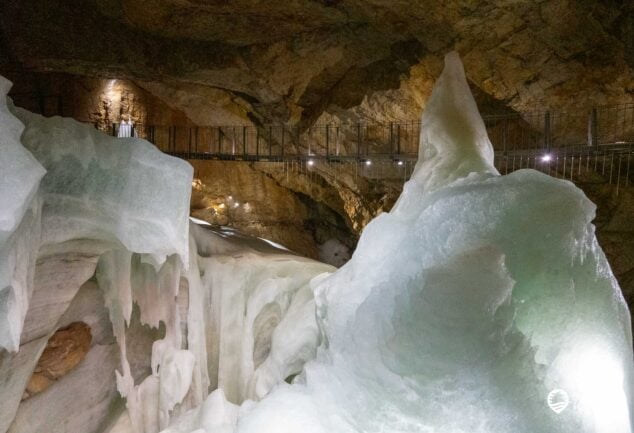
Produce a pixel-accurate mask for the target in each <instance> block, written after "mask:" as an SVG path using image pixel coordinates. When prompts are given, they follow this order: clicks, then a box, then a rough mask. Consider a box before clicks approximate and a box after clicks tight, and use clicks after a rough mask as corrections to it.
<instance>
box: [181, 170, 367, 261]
mask: <svg viewBox="0 0 634 433" xmlns="http://www.w3.org/2000/svg"><path fill="white" fill-rule="evenodd" d="M190 163H191V164H192V165H193V166H194V182H193V184H192V203H191V213H192V216H193V217H195V218H199V219H202V220H205V221H207V222H209V223H212V224H218V225H225V226H230V227H234V228H236V229H239V230H240V231H242V232H244V233H247V234H250V235H253V236H259V237H264V238H266V239H270V240H272V241H274V242H276V243H279V244H282V245H284V246H285V247H287V248H289V249H290V250H292V251H295V252H298V253H300V254H302V255H305V256H307V257H312V258H317V257H318V254H319V250H318V246H319V245H320V244H323V243H325V242H326V241H328V240H329V239H333V238H334V239H337V240H339V241H340V242H342V243H343V244H345V245H347V246H349V247H353V246H354V244H355V243H356V237H355V236H354V234H353V233H351V232H350V231H349V229H348V227H347V225H346V222H345V220H344V218H343V217H342V216H341V215H340V214H339V213H338V212H337V211H338V210H339V209H337V208H333V207H330V206H328V203H324V202H323V201H322V200H320V197H315V196H313V195H310V192H311V191H310V187H311V183H310V182H309V179H308V178H305V179H303V181H302V180H299V181H297V182H296V184H299V183H300V182H302V185H303V186H304V189H300V188H296V189H295V190H293V189H290V188H288V186H287V185H286V184H285V183H284V182H282V180H281V179H280V177H276V176H274V175H272V174H271V173H277V170H276V169H277V168H279V167H280V164H277V163H276V164H268V163H264V162H263V163H240V162H238V163H236V162H231V161H229V162H223V161H200V160H197V161H190ZM274 167H275V168H274ZM331 193H332V191H331Z"/></svg>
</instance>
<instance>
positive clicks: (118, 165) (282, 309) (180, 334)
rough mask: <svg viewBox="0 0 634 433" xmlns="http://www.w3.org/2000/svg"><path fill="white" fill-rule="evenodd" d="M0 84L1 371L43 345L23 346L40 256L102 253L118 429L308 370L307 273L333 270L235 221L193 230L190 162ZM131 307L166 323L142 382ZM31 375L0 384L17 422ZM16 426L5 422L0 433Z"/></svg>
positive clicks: (236, 396)
mask: <svg viewBox="0 0 634 433" xmlns="http://www.w3.org/2000/svg"><path fill="white" fill-rule="evenodd" d="M0 84H1V88H0V90H1V91H2V93H1V95H2V104H3V105H2V107H0V121H1V123H0V124H1V125H2V134H1V138H2V142H1V143H0V144H2V151H3V152H2V156H3V159H2V160H0V168H2V170H3V179H2V182H0V193H2V197H1V198H2V201H3V208H2V213H0V229H1V230H2V231H1V232H0V234H1V235H2V237H0V282H1V283H2V292H0V294H1V297H0V309H1V310H0V312H1V313H2V316H0V319H1V320H2V322H1V323H0V345H2V346H3V347H5V348H7V349H9V350H11V351H16V350H17V349H18V348H20V349H21V350H20V352H18V353H17V354H15V355H13V354H9V353H8V352H1V351H0V365H3V363H4V364H6V365H11V364H8V363H10V362H15V360H19V357H20V356H31V357H34V356H35V357H37V356H38V353H40V351H41V349H42V348H43V344H41V343H40V342H42V341H43V342H46V333H47V331H44V334H43V336H42V338H40V339H38V340H37V341H38V346H37V347H39V348H40V349H38V350H29V351H26V352H24V351H22V346H20V337H21V335H20V334H21V331H22V325H23V321H24V318H25V314H26V312H27V310H28V307H29V297H30V294H31V292H32V285H33V281H32V280H33V278H32V275H33V272H34V270H35V271H37V268H36V267H35V261H36V259H38V258H41V257H50V256H51V255H54V254H58V253H65V252H70V253H73V252H77V253H79V254H80V257H81V255H82V254H88V256H86V257H90V255H94V254H98V255H100V257H99V260H98V265H97V269H96V273H95V277H96V281H97V283H98V286H99V288H100V290H101V291H102V293H103V297H104V299H105V306H106V307H107V309H108V312H109V319H110V322H111V324H112V328H113V334H114V337H115V338H116V341H117V343H118V346H119V352H120V367H119V369H118V371H116V383H117V389H118V390H119V392H120V394H121V395H122V396H123V397H124V398H125V400H126V411H125V412H124V413H123V414H121V415H120V416H119V418H118V421H117V422H116V424H115V426H114V427H113V429H114V430H113V431H121V432H130V433H157V432H158V431H159V430H161V429H163V428H165V427H167V426H168V425H169V424H170V422H171V420H172V418H173V417H174V416H175V415H179V414H185V413H186V412H187V411H188V410H190V409H192V408H195V407H198V408H199V410H200V411H203V410H204V409H205V408H208V407H209V404H210V402H211V403H213V402H215V401H218V400H219V401H222V402H226V400H225V395H226V398H228V399H229V400H230V401H232V402H234V403H236V404H240V403H242V402H243V401H244V400H246V399H251V400H257V399H258V398H260V397H262V396H264V395H265V394H266V393H267V392H268V391H269V390H270V389H271V388H272V387H273V386H275V385H276V384H277V383H279V382H282V381H284V380H285V379H289V378H292V377H293V376H294V375H297V374H298V373H300V372H301V369H302V367H303V365H304V363H305V362H306V361H307V360H309V359H312V358H313V357H314V356H315V352H316V349H317V346H318V344H319V343H320V334H319V330H318V327H317V322H316V317H315V314H314V312H315V305H314V304H315V303H314V298H313V294H312V289H311V285H310V284H311V280H312V279H313V278H314V277H315V276H316V275H319V274H323V273H329V272H332V271H333V270H334V268H332V267H331V266H329V265H325V264H322V263H319V262H315V261H313V260H308V259H305V258H302V257H299V256H297V255H294V254H292V253H291V252H290V251H288V250H286V249H284V248H278V247H277V246H276V245H274V244H272V243H271V242H269V241H266V240H258V239H254V238H249V237H247V236H243V235H240V234H239V233H237V232H234V231H232V230H230V229H226V228H224V229H221V230H218V229H215V230H214V229H211V228H209V227H207V228H203V227H201V226H199V225H198V224H193V223H192V224H191V225H190V224H189V219H188V212H189V195H190V191H191V181H192V167H191V166H190V165H189V164H187V163H186V162H184V161H182V160H179V159H176V158H172V157H169V156H167V155H164V154H162V153H161V152H159V151H158V150H157V149H156V148H155V147H154V146H152V145H151V144H150V143H148V142H146V141H143V140H138V139H134V138H129V139H115V138H112V137H108V136H106V135H104V134H101V133H99V132H97V131H95V130H94V129H93V128H92V127H91V126H89V125H83V124H80V123H78V122H76V121H74V120H71V119H63V118H59V117H54V118H44V117H42V116H38V115H35V114H32V113H29V112H27V111H25V110H22V109H19V108H15V107H8V106H7V104H6V93H7V91H8V89H9V86H10V83H8V82H7V81H6V80H4V79H2V81H1V82H0ZM23 124H24V126H23ZM45 169H46V170H45ZM87 245H88V248H89V249H90V251H89V252H86V251H85V248H86V246H87ZM62 260H63V259H62ZM73 278H75V276H73ZM78 278H81V276H78ZM82 281H85V280H82ZM79 284H81V281H79ZM134 304H136V305H138V307H139V311H140V313H139V317H140V319H139V320H140V322H141V324H146V325H149V326H151V327H154V328H157V329H158V328H161V327H162V328H163V329H164V330H165V331H164V332H165V335H164V337H163V338H161V339H159V340H156V341H154V343H153V346H152V350H151V352H152V353H151V374H150V375H149V376H147V377H145V378H141V380H140V381H137V380H136V379H135V375H134V373H133V371H134V366H133V365H131V363H130V361H129V358H130V346H129V344H130V343H129V341H128V337H129V335H128V332H129V327H130V322H131V319H132V312H133V308H134V307H133V305H134ZM63 311H64V310H63V309H62V310H60V311H59V314H61V313H63ZM55 320H56V319H54V318H53V322H52V323H51V324H50V326H54V325H55ZM52 329H53V330H54V329H55V328H52ZM51 332H52V331H51ZM22 337H24V336H22ZM22 343H29V340H26V342H25V341H22ZM29 344H30V343H29ZM132 344H133V343H132ZM25 350H26V349H25ZM134 351H135V349H134V348H133V349H132V352H134ZM23 354H24V355H23ZM27 354H28V355H27ZM132 357H133V358H134V355H133V356H132ZM36 360H37V358H35V359H29V362H33V363H34V362H35V361H36ZM33 365H34V364H33ZM136 370H138V368H137V369H136ZM24 373H27V374H28V371H24V372H21V373H20V374H24ZM27 378H28V376H26V377H22V376H20V378H10V379H11V380H8V381H6V382H2V381H0V397H1V398H2V399H4V401H3V405H5V404H6V406H5V408H3V410H2V411H0V414H1V415H2V417H4V418H7V417H13V416H15V413H16V410H17V408H18V405H19V401H20V397H21V396H22V390H23V389H24V385H25V381H26V379H27ZM4 379H9V378H3V380H4ZM113 380H114V377H113ZM20 383H22V385H20ZM218 387H220V388H221V389H222V390H217V391H216V392H215V393H214V394H213V395H212V396H211V397H209V398H207V396H208V394H209V392H210V391H211V390H214V389H216V388H218ZM219 397H222V398H220V399H219ZM206 398H207V400H205V399H206ZM205 402H206V403H205ZM216 406H217V405H216ZM225 406H226V408H227V410H228V411H229V410H230V408H235V410H234V412H235V414H236V415H237V406H235V405H234V404H233V403H229V402H226V405H225ZM5 409H6V410H5ZM214 410H215V411H216V412H217V411H218V409H217V408H216V409H214ZM216 412H213V414H215V413H216ZM213 414H212V415H211V417H212V418H215V415H213ZM209 416H210V415H205V417H203V418H204V419H208V418H209ZM234 418H235V417H229V418H227V419H229V420H233V421H231V422H230V423H229V425H231V426H233V425H234V424H235V419H234ZM183 419H185V418H183ZM106 421H107V420H104V423H106ZM203 421H204V420H203ZM201 422H202V421H201ZM210 422H211V421H210ZM10 424H11V419H10V418H9V419H0V430H2V431H3V432H4V431H5V427H4V426H7V427H8V426H9V425H10ZM213 424H214V425H217V424H218V423H217V422H216V421H213ZM232 428H233V427H232Z"/></svg>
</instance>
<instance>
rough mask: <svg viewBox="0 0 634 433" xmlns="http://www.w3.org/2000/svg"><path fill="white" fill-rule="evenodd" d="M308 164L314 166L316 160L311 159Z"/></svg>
mask: <svg viewBox="0 0 634 433" xmlns="http://www.w3.org/2000/svg"><path fill="white" fill-rule="evenodd" d="M307 164H308V165H310V166H311V167H312V166H313V165H315V161H313V160H312V159H309V160H308V162H307Z"/></svg>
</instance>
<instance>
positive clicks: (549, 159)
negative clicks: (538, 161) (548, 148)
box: [542, 153, 553, 162]
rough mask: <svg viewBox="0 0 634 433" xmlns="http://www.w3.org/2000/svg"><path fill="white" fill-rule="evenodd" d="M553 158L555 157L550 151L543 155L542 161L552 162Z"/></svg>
mask: <svg viewBox="0 0 634 433" xmlns="http://www.w3.org/2000/svg"><path fill="white" fill-rule="evenodd" d="M552 159H553V157H552V156H551V155H550V153H547V154H545V155H542V162H550V161H551V160H552Z"/></svg>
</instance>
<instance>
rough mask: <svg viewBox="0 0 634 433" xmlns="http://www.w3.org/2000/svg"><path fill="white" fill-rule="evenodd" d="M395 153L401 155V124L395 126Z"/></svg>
mask: <svg viewBox="0 0 634 433" xmlns="http://www.w3.org/2000/svg"><path fill="white" fill-rule="evenodd" d="M396 153H397V154H398V155H399V156H400V154H401V124H400V123H399V124H398V125H396Z"/></svg>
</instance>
